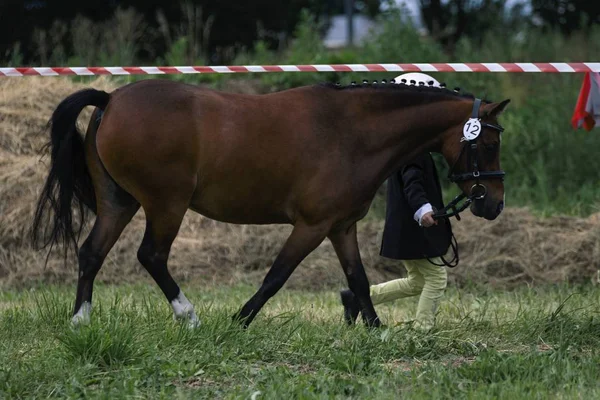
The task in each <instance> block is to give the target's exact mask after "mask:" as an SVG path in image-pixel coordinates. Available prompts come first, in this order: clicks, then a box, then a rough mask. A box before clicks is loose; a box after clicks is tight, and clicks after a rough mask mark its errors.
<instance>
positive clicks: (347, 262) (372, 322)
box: [329, 223, 381, 327]
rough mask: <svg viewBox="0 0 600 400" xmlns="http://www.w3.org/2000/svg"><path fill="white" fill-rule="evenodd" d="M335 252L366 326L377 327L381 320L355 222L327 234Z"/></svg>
mask: <svg viewBox="0 0 600 400" xmlns="http://www.w3.org/2000/svg"><path fill="white" fill-rule="evenodd" d="M329 240H331V243H332V244H333V247H334V249H335V252H336V253H337V256H338V258H339V260H340V263H341V265H342V268H343V270H344V274H345V275H346V279H347V280H348V286H349V287H350V290H351V291H352V293H354V296H356V299H357V300H358V304H359V305H360V309H361V312H362V317H363V320H364V322H365V324H366V325H367V326H370V327H379V326H380V325H381V322H380V320H379V317H378V316H377V313H376V312H375V307H373V302H372V301H371V295H370V294H369V279H368V278H367V274H366V273H365V268H364V266H363V263H362V260H361V258H360V251H359V250H358V240H357V238H356V223H354V224H352V226H350V227H349V228H346V229H342V230H336V231H334V232H332V233H331V234H330V235H329Z"/></svg>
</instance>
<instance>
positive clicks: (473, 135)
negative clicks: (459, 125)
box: [463, 118, 481, 140]
mask: <svg viewBox="0 0 600 400" xmlns="http://www.w3.org/2000/svg"><path fill="white" fill-rule="evenodd" d="M480 133H481V123H480V122H479V120H478V119H477V118H469V120H468V121H467V122H466V123H465V126H464V127H463V136H464V137H465V139H467V140H473V139H477V136H479V134H480Z"/></svg>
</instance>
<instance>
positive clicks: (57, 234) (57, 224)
mask: <svg viewBox="0 0 600 400" xmlns="http://www.w3.org/2000/svg"><path fill="white" fill-rule="evenodd" d="M109 98H110V95H109V94H108V93H106V92H103V91H99V90H95V89H85V90H81V91H79V92H77V93H74V94H72V95H70V96H69V97H67V98H66V99H64V100H63V101H62V102H61V103H60V104H59V105H58V107H56V110H54V113H52V118H50V121H48V127H49V128H50V141H49V142H48V144H46V146H45V147H44V150H45V149H48V148H50V154H51V160H50V161H51V162H50V172H49V173H48V178H47V179H46V183H45V184H44V189H43V190H42V193H41V195H40V198H39V200H38V204H37V207H36V210H35V217H34V220H33V227H32V232H31V240H32V244H33V246H34V247H35V248H38V247H39V244H40V243H41V244H42V248H46V247H48V246H50V249H49V251H50V250H52V247H53V246H54V245H55V244H62V245H63V246H64V252H65V253H64V257H65V259H66V257H67V254H68V250H69V247H70V246H69V245H72V246H73V248H74V250H75V251H76V252H77V239H78V237H79V235H80V234H81V230H82V229H83V226H84V223H85V219H86V216H87V211H88V209H90V210H91V211H92V212H94V213H95V212H96V196H95V193H94V186H93V185H92V178H91V176H90V173H89V171H88V168H87V165H86V163H85V153H84V146H83V135H82V134H81V133H80V132H79V131H78V129H77V117H78V116H79V113H80V112H81V110H83V109H84V108H85V107H86V106H96V107H98V108H100V109H101V110H104V109H105V108H106V105H107V104H108V101H109ZM73 206H75V209H76V210H77V211H78V212H79V222H78V223H74V218H73ZM49 254H50V253H48V255H49Z"/></svg>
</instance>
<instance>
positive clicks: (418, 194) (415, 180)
mask: <svg viewBox="0 0 600 400" xmlns="http://www.w3.org/2000/svg"><path fill="white" fill-rule="evenodd" d="M401 176H402V182H403V184H404V195H405V196H406V200H407V202H408V204H409V206H410V208H411V210H412V212H413V213H416V212H417V211H418V210H419V209H420V208H421V207H423V206H424V205H426V204H428V203H429V200H428V199H427V194H426V192H425V186H424V184H423V183H424V181H425V179H426V177H425V173H424V170H423V164H422V163H420V162H418V161H415V162H411V163H410V164H407V165H406V166H405V167H404V168H402V170H401Z"/></svg>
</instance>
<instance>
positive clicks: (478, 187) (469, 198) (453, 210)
mask: <svg viewBox="0 0 600 400" xmlns="http://www.w3.org/2000/svg"><path fill="white" fill-rule="evenodd" d="M480 107H481V99H475V101H474V102H473V111H472V112H471V118H472V119H476V120H477V121H479V124H480V125H481V132H480V133H479V135H478V136H477V137H475V139H472V140H468V139H467V138H466V137H463V138H462V139H461V142H463V143H464V144H463V146H462V148H461V150H460V154H459V155H458V157H457V158H456V160H454V163H453V164H452V167H451V168H450V171H448V180H450V182H453V183H457V182H464V181H469V180H475V184H474V185H473V186H471V192H470V194H469V195H466V194H464V193H461V194H459V195H458V196H456V197H455V198H454V200H452V201H451V202H449V203H448V205H446V207H444V208H442V209H440V210H437V211H436V212H435V213H434V214H433V218H435V219H439V218H450V217H456V219H457V220H459V221H460V215H459V214H460V213H461V212H463V211H464V210H466V209H467V207H469V206H470V205H471V203H472V202H473V200H481V199H483V198H484V197H485V196H486V194H487V188H486V187H485V185H484V184H482V183H481V180H486V179H502V180H503V179H504V175H505V172H504V171H502V170H499V171H480V170H479V166H478V165H477V154H478V150H479V148H478V145H477V140H478V139H479V138H480V137H481V135H482V134H483V128H484V127H485V128H491V129H494V130H496V131H498V132H500V133H502V132H503V131H504V128H502V127H501V126H500V125H494V124H489V123H487V122H481V119H480V118H479V108H480ZM465 152H467V165H470V166H471V171H470V172H465V173H461V174H457V173H454V169H455V168H456V165H457V164H458V162H459V161H460V159H461V157H462V155H463V153H465ZM463 200H464V203H463V204H461V205H460V206H459V203H460V202H461V201H463Z"/></svg>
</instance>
